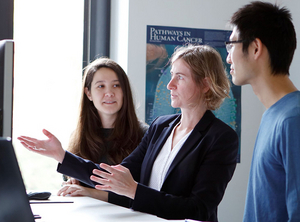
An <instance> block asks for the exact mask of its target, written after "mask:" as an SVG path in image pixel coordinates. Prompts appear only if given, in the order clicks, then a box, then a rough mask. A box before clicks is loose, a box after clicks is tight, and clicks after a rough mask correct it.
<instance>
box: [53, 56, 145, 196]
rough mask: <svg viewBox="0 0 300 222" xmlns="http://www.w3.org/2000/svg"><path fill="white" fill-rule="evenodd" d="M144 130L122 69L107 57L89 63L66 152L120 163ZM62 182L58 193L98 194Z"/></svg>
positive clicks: (105, 161) (70, 183) (75, 182)
mask: <svg viewBox="0 0 300 222" xmlns="http://www.w3.org/2000/svg"><path fill="white" fill-rule="evenodd" d="M147 129H148V126H147V125H146V124H144V123H142V122H141V121H138V119H137V116H136V113H135V107H134V102H133V97H132V93H131V88H130V83H129V80H128V78H127V75H126V73H125V72H124V70H123V69H122V68H121V67H120V66H119V65H118V64H117V63H116V62H114V61H113V60H111V59H108V58H99V59H96V60H95V61H93V62H92V63H90V64H89V65H88V66H87V67H86V68H85V72H84V76H83V83H82V90H81V100H80V106H79V117H78V122H77V127H76V129H75V131H74V132H73V134H72V135H71V138H70V141H69V146H68V151H69V152H71V153H73V154H75V155H77V156H80V157H82V158H84V159H88V160H91V161H93V162H95V163H107V164H110V165H115V164H119V163H121V162H122V160H123V159H124V158H125V157H127V156H128V155H129V154H130V153H131V152H132V151H133V149H134V148H135V147H137V145H138V144H139V143H140V141H141V139H142V137H143V135H144V133H145V132H146V130H147ZM64 178H65V180H66V179H67V178H66V177H65V176H64ZM63 184H64V185H65V186H63V187H62V188H61V189H60V191H59V192H58V194H59V195H71V196H78V195H80V196H90V197H94V198H97V195H98V194H99V192H97V190H95V189H94V188H89V187H88V186H86V185H85V184H83V183H80V182H79V181H77V180H76V179H73V178H69V180H68V181H67V182H64V183H63Z"/></svg>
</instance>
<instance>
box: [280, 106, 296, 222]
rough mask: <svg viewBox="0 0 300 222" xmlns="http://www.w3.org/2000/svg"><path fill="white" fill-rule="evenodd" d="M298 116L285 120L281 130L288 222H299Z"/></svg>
mask: <svg viewBox="0 0 300 222" xmlns="http://www.w3.org/2000/svg"><path fill="white" fill-rule="evenodd" d="M299 126H300V115H299V112H298V116H294V117H292V118H289V119H287V120H286V121H285V122H284V126H283V128H282V130H283V131H282V140H283V141H282V144H281V149H282V150H281V153H282V156H283V164H284V168H285V172H286V185H287V186H286V207H287V212H288V218H289V222H294V221H300V204H299V201H300V199H299V198H300V170H299V169H300V161H299V160H300V136H299V135H300V128H299Z"/></svg>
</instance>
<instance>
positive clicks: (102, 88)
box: [85, 67, 123, 122]
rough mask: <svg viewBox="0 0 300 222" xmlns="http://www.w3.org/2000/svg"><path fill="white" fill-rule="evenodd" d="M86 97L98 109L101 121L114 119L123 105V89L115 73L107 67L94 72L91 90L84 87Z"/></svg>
mask: <svg viewBox="0 0 300 222" xmlns="http://www.w3.org/2000/svg"><path fill="white" fill-rule="evenodd" d="M85 93H86V95H87V97H88V98H89V99H90V100H91V101H92V102H93V104H94V106H95V107H96V109H97V110H98V114H99V116H100V118H101V121H102V122H104V119H103V118H105V119H106V120H107V119H108V118H109V119H112V120H115V119H116V117H117V114H118V112H119V110H120V109H121V108H122V105H123V91H122V88H121V86H120V82H119V79H118V77H117V74H116V73H115V72H114V71H113V70H112V69H109V68H106V67H103V68H100V69H99V70H98V71H96V72H95V74H94V78H93V81H92V84H91V90H90V91H89V90H88V89H87V88H85Z"/></svg>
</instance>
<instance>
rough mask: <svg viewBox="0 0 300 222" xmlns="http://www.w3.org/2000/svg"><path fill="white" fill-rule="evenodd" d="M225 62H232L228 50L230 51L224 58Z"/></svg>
mask: <svg viewBox="0 0 300 222" xmlns="http://www.w3.org/2000/svg"><path fill="white" fill-rule="evenodd" d="M226 62H227V63H228V64H231V63H232V61H231V52H230V51H229V52H228V55H227V58H226Z"/></svg>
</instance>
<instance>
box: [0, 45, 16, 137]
mask: <svg viewBox="0 0 300 222" xmlns="http://www.w3.org/2000/svg"><path fill="white" fill-rule="evenodd" d="M13 82H14V41H13V40H9V39H6V40H1V41H0V137H12V126H13V125H12V124H13Z"/></svg>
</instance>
